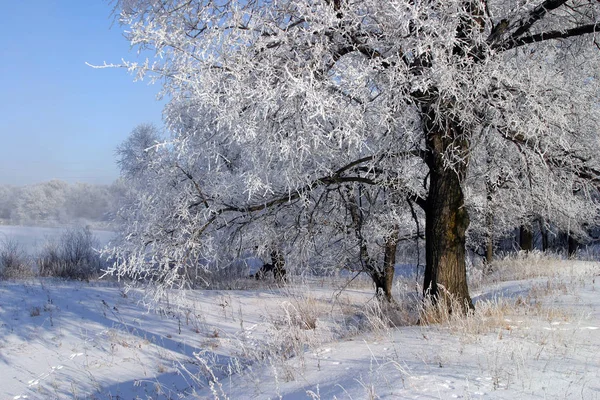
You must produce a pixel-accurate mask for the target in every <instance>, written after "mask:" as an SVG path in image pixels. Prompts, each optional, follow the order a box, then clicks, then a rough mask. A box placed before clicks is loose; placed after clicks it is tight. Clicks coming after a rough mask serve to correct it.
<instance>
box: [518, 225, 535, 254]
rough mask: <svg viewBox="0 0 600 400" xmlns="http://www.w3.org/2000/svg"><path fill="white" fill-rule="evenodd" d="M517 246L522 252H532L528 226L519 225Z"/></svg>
mask: <svg viewBox="0 0 600 400" xmlns="http://www.w3.org/2000/svg"><path fill="white" fill-rule="evenodd" d="M519 246H520V247H521V250H523V251H531V250H533V232H532V229H531V227H530V226H525V225H521V228H520V230H519Z"/></svg>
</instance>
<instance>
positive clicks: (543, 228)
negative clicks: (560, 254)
mask: <svg viewBox="0 0 600 400" xmlns="http://www.w3.org/2000/svg"><path fill="white" fill-rule="evenodd" d="M538 223H539V224H540V233H541V235H542V250H543V251H546V250H548V246H549V244H548V229H546V223H545V222H544V219H543V218H540V219H539V220H538Z"/></svg>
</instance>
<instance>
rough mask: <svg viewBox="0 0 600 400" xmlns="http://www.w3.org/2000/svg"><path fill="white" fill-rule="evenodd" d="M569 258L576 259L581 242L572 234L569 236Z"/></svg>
mask: <svg viewBox="0 0 600 400" xmlns="http://www.w3.org/2000/svg"><path fill="white" fill-rule="evenodd" d="M567 242H568V252H569V258H573V257H575V255H576V254H577V250H578V249H579V242H578V241H577V239H575V238H574V237H573V236H572V235H571V234H570V233H569V234H568V236H567Z"/></svg>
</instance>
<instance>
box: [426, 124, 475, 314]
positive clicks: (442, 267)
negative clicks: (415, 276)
mask: <svg viewBox="0 0 600 400" xmlns="http://www.w3.org/2000/svg"><path fill="white" fill-rule="evenodd" d="M430 120H434V119H430ZM449 125H451V128H450V130H451V132H449V133H448V134H446V132H445V131H437V132H435V131H433V130H430V134H429V137H428V147H429V149H428V150H429V153H428V157H427V160H426V161H427V165H428V166H429V193H428V195H427V200H426V204H425V253H426V254H425V258H426V261H427V263H426V266H425V279H424V285H423V290H424V295H425V296H429V297H431V299H432V300H433V301H434V302H438V301H440V300H444V301H446V304H448V306H449V307H451V309H450V311H451V312H452V311H460V312H466V311H467V310H469V309H473V302H472V300H471V297H470V296H469V289H468V286H467V268H466V263H465V253H466V251H465V244H466V231H467V228H468V227H469V215H468V213H467V210H466V207H465V199H464V195H463V191H462V187H461V178H464V176H465V174H466V170H467V164H466V161H465V162H459V163H457V164H456V165H455V166H454V168H453V169H450V168H448V167H447V166H446V165H445V164H444V159H443V154H444V152H445V150H446V149H448V147H449V146H453V147H454V148H455V150H456V151H461V150H465V149H466V148H467V147H468V146H467V144H466V143H461V142H460V141H458V140H453V139H454V138H456V137H457V136H458V135H459V134H460V132H459V131H458V130H459V129H460V128H459V126H458V125H455V124H452V123H450V124H449ZM457 131H458V132H457ZM457 304H458V305H459V307H460V308H461V309H460V310H454V309H453V308H454V307H455V306H456V305H457Z"/></svg>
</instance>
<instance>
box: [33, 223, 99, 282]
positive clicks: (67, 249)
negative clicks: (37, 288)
mask: <svg viewBox="0 0 600 400" xmlns="http://www.w3.org/2000/svg"><path fill="white" fill-rule="evenodd" d="M97 246H98V240H97V238H96V237H95V236H94V235H93V233H92V232H91V231H90V229H89V228H87V227H86V228H75V229H69V230H66V231H65V232H64V233H63V234H62V235H61V236H60V238H59V240H58V242H55V241H49V242H48V243H46V246H45V247H44V249H43V250H42V252H41V254H40V257H39V260H38V265H39V269H40V275H41V276H54V277H59V278H66V279H78V280H88V279H90V278H94V277H97V276H98V274H99V272H100V270H101V269H102V267H103V262H102V259H101V258H100V254H99V252H98V251H96V250H95V249H94V248H95V247H97Z"/></svg>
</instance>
